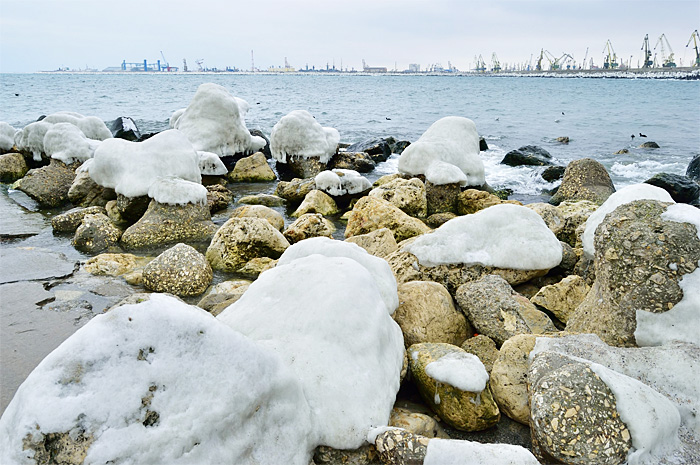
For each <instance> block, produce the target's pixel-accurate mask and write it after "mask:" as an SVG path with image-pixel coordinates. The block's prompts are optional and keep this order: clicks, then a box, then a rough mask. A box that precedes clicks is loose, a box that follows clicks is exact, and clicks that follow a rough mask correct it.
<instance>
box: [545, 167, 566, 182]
mask: <svg viewBox="0 0 700 465" xmlns="http://www.w3.org/2000/svg"><path fill="white" fill-rule="evenodd" d="M565 171H566V167H565V166H548V167H547V168H545V170H544V171H542V174H541V175H540V176H542V179H544V180H545V181H547V182H554V181H558V180H560V179H561V178H563V177H564V172H565Z"/></svg>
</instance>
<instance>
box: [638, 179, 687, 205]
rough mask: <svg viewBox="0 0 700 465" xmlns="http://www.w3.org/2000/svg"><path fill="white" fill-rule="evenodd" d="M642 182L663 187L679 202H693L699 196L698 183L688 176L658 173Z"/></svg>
mask: <svg viewBox="0 0 700 465" xmlns="http://www.w3.org/2000/svg"><path fill="white" fill-rule="evenodd" d="M644 182H645V183H647V184H651V185H652V186H657V187H660V188H662V189H664V190H665V191H667V192H668V193H669V194H671V198H673V200H675V201H676V202H679V203H693V202H696V201H697V200H698V196H700V185H698V183H697V182H695V181H693V180H692V179H691V178H689V177H688V176H681V175H679V174H669V173H659V174H655V175H654V176H652V177H651V178H649V179H647V180H646V181H644Z"/></svg>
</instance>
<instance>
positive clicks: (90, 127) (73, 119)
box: [42, 111, 112, 140]
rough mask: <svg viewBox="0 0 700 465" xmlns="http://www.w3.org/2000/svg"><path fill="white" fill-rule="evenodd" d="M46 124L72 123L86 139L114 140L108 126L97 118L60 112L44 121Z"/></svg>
mask: <svg viewBox="0 0 700 465" xmlns="http://www.w3.org/2000/svg"><path fill="white" fill-rule="evenodd" d="M42 121H43V122H44V123H52V124H56V123H70V124H72V125H73V126H76V127H77V128H78V129H80V130H81V131H82V132H83V134H85V137H87V138H88V139H93V140H106V139H111V138H112V132H111V131H110V130H109V129H108V128H107V125H106V124H105V123H104V121H102V120H101V119H99V118H98V117H96V116H83V115H81V114H80V113H74V112H69V111H60V112H58V113H53V114H50V115H49V116H47V117H46V118H44V119H43V120H42Z"/></svg>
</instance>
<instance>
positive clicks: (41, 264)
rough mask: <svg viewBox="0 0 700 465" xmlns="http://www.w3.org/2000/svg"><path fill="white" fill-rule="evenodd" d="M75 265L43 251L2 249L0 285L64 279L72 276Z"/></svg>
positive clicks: (54, 253) (17, 248)
mask: <svg viewBox="0 0 700 465" xmlns="http://www.w3.org/2000/svg"><path fill="white" fill-rule="evenodd" d="M75 265H76V263H74V262H72V261H69V260H68V259H67V258H66V257H65V255H63V254H60V253H56V252H51V251H48V250H44V249H38V248H31V249H30V248H24V247H22V248H20V247H16V248H4V249H2V266H0V284H5V283H14V282H18V281H34V280H38V279H53V278H65V277H66V276H70V275H72V274H73V271H75ZM3 300H4V297H3Z"/></svg>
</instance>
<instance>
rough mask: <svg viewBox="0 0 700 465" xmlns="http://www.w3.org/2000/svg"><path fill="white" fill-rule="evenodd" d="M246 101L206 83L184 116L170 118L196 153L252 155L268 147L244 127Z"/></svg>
mask: <svg viewBox="0 0 700 465" xmlns="http://www.w3.org/2000/svg"><path fill="white" fill-rule="evenodd" d="M248 108H249V106H248V103H247V102H246V101H245V100H242V99H239V98H237V97H234V96H233V95H231V94H230V93H229V91H228V90H226V89H225V88H224V87H222V86H220V85H218V84H213V83H205V84H202V85H200V86H199V88H197V92H196V93H195V95H194V97H192V101H191V102H190V104H189V105H188V106H187V108H186V109H185V111H184V112H182V114H180V115H178V113H179V112H180V110H178V111H177V112H175V114H173V116H172V117H171V118H170V121H171V125H172V127H173V128H174V129H178V130H180V131H182V132H183V133H184V134H185V135H186V136H187V138H188V139H189V140H190V142H192V145H193V146H194V148H195V150H198V151H205V152H212V153H215V154H217V155H218V156H220V157H223V156H228V155H235V154H237V153H244V154H250V153H253V152H256V151H258V150H259V149H261V148H263V147H264V146H265V139H263V138H262V137H259V136H251V135H250V132H249V131H248V129H247V128H246V125H245V114H246V112H247V111H248Z"/></svg>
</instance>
